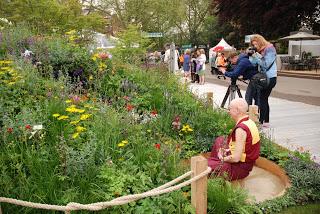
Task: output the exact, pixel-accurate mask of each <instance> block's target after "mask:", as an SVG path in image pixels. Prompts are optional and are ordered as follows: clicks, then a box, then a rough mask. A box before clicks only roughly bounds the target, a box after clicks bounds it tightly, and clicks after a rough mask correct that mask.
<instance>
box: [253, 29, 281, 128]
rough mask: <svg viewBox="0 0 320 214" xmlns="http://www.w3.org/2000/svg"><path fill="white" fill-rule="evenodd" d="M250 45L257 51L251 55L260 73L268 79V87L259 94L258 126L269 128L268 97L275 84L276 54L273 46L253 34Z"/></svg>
mask: <svg viewBox="0 0 320 214" xmlns="http://www.w3.org/2000/svg"><path fill="white" fill-rule="evenodd" d="M250 40H251V44H252V45H253V46H254V47H255V48H256V49H257V53H255V54H253V57H254V58H255V60H256V62H257V63H258V65H259V67H260V69H261V72H264V73H266V75H267V77H268V79H269V85H268V87H267V88H266V89H262V90H261V93H260V105H259V108H260V118H259V121H260V124H262V127H264V128H269V126H270V125H269V114H270V107H269V101H268V99H269V96H270V94H271V91H272V89H273V88H274V87H275V85H276V84H277V65H276V58H277V52H276V49H275V48H274V46H273V45H272V44H271V43H270V42H268V41H267V40H266V39H265V38H264V37H263V36H261V35H259V34H255V35H253V36H252V37H251V39H250Z"/></svg>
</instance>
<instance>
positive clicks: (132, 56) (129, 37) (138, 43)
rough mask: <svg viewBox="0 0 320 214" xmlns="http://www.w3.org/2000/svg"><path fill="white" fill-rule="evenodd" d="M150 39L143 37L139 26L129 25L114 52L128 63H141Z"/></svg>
mask: <svg viewBox="0 0 320 214" xmlns="http://www.w3.org/2000/svg"><path fill="white" fill-rule="evenodd" d="M148 47H150V41H149V40H148V39H147V38H144V37H142V35H141V32H140V30H139V28H138V27H137V26H134V25H129V26H128V28H127V29H126V30H125V31H123V32H122V33H121V34H120V35H119V41H118V44H117V45H116V48H114V49H113V50H112V53H113V54H114V55H115V57H117V58H118V59H120V60H121V61H122V62H126V63H139V62H141V59H143V58H144V54H145V53H146V50H147V48H148Z"/></svg>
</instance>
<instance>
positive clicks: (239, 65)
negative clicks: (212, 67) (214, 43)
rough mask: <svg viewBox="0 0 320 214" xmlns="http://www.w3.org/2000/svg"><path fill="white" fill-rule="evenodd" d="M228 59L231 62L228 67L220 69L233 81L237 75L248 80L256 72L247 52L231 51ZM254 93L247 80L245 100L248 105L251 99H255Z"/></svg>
mask: <svg viewBox="0 0 320 214" xmlns="http://www.w3.org/2000/svg"><path fill="white" fill-rule="evenodd" d="M229 61H230V63H231V64H232V65H231V66H230V67H231V68H230V69H228V70H226V69H223V70H221V71H222V73H224V75H225V76H227V77H230V78H231V79H232V80H233V81H234V80H236V79H237V78H238V77H239V76H242V77H243V79H244V80H250V79H251V77H252V76H253V75H255V74H256V73H258V70H257V69H256V67H255V66H254V65H253V64H252V63H251V62H250V60H249V55H248V54H240V55H238V54H237V53H231V54H230V55H229ZM255 95H256V93H255V91H254V87H252V85H251V84H250V82H249V85H248V87H247V90H246V95H245V98H246V101H247V103H248V104H249V105H251V104H252V99H253V98H254V99H255V100H256V96H255Z"/></svg>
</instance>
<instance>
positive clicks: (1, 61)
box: [0, 60, 12, 64]
mask: <svg viewBox="0 0 320 214" xmlns="http://www.w3.org/2000/svg"><path fill="white" fill-rule="evenodd" d="M11 63H12V61H11V60H0V64H11Z"/></svg>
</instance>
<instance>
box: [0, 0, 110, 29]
mask: <svg viewBox="0 0 320 214" xmlns="http://www.w3.org/2000/svg"><path fill="white" fill-rule="evenodd" d="M0 17H4V18H7V19H8V20H9V21H12V22H13V23H19V22H25V23H27V24H28V25H29V26H30V27H31V28H32V29H33V30H34V31H36V32H37V33H39V34H47V33H52V31H53V30H54V31H56V32H61V33H64V32H66V31H69V30H71V29H75V30H78V31H79V30H82V29H87V30H100V31H101V30H103V28H104V25H105V23H104V19H103V17H102V16H101V15H99V14H97V13H91V14H89V15H84V14H83V12H82V5H81V4H80V3H79V1H78V0H28V1H26V0H11V1H0Z"/></svg>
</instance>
